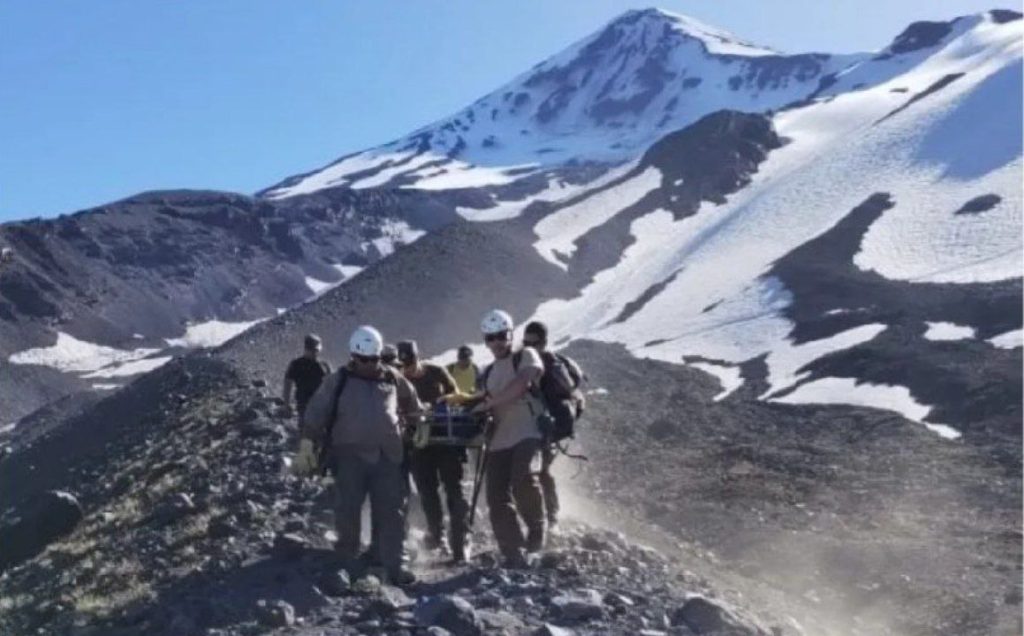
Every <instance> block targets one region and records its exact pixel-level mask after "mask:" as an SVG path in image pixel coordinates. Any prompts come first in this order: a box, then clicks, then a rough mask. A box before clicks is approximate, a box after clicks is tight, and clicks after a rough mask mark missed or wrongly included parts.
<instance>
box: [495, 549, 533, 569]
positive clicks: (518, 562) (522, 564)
mask: <svg viewBox="0 0 1024 636" xmlns="http://www.w3.org/2000/svg"><path fill="white" fill-rule="evenodd" d="M501 567H503V568H505V569H506V570H525V569H527V568H529V567H530V562H529V561H527V560H526V555H524V554H523V552H522V550H517V551H516V552H513V553H511V554H506V555H505V558H504V559H502V562H501Z"/></svg>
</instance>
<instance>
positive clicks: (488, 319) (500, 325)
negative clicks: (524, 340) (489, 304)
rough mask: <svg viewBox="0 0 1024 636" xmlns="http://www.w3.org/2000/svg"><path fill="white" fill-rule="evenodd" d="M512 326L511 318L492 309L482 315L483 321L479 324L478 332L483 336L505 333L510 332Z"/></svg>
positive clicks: (505, 312) (503, 312) (502, 312)
mask: <svg viewBox="0 0 1024 636" xmlns="http://www.w3.org/2000/svg"><path fill="white" fill-rule="evenodd" d="M514 326H515V325H514V324H513V323H512V316H509V315H508V312H507V311H502V310H501V309H492V310H490V311H489V312H487V313H486V314H484V319H483V320H482V321H481V322H480V331H482V332H483V333H484V335H487V334H492V333H504V332H506V331H512V328H513V327H514Z"/></svg>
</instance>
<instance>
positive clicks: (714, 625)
mask: <svg viewBox="0 0 1024 636" xmlns="http://www.w3.org/2000/svg"><path fill="white" fill-rule="evenodd" d="M672 624H673V625H686V626H687V627H689V628H690V629H691V630H693V632H694V633H696V634H720V633H727V634H730V635H732V636H745V635H747V634H749V635H750V636H754V635H756V634H758V633H759V632H758V631H757V630H756V629H754V628H753V627H751V626H747V625H744V624H743V623H742V622H741V621H740V620H739V619H738V618H736V616H734V615H733V614H732V613H731V612H730V611H729V610H727V609H725V608H724V607H722V606H721V605H717V604H715V603H712V602H711V601H709V600H708V599H706V598H704V597H701V596H696V597H694V598H691V599H690V600H688V601H686V603H685V604H684V605H683V606H682V607H680V608H679V610H678V611H677V612H675V614H673V615H672Z"/></svg>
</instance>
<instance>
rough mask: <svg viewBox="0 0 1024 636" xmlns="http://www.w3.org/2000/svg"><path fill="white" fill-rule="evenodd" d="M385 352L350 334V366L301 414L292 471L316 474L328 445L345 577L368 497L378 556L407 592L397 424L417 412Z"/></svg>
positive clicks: (365, 333)
mask: <svg viewBox="0 0 1024 636" xmlns="http://www.w3.org/2000/svg"><path fill="white" fill-rule="evenodd" d="M383 345H384V342H383V339H382V338H381V335H380V332H379V331H377V330H376V329H374V328H373V327H370V326H368V325H364V326H362V327H359V328H358V329H356V330H355V332H353V334H352V337H351V339H350V340H349V352H350V353H351V356H352V357H351V361H350V362H349V364H348V365H346V366H345V367H343V368H342V369H339V370H338V371H337V372H335V373H332V374H331V375H330V376H328V377H327V378H326V379H325V380H324V381H323V383H322V384H321V385H320V388H319V389H317V392H316V393H315V394H314V395H313V397H312V399H311V400H310V402H309V405H308V406H307V407H306V416H305V421H304V426H303V429H302V439H301V441H300V442H299V453H298V455H297V456H296V458H295V471H296V472H297V473H298V474H307V475H308V474H313V473H314V472H315V471H316V470H317V467H318V466H317V464H318V460H317V453H316V450H315V448H316V446H317V445H318V444H321V445H322V444H331V446H332V450H333V455H334V458H335V460H336V462H335V467H334V470H335V474H334V480H335V481H334V488H335V510H334V521H335V526H336V531H337V534H338V542H337V544H336V549H337V553H338V556H339V557H340V559H341V561H342V563H343V564H344V565H345V567H346V568H348V569H349V570H350V571H351V570H354V569H356V567H357V564H358V555H359V547H360V544H359V539H360V533H361V516H362V508H363V502H364V501H365V499H366V497H367V495H369V498H370V508H371V515H372V518H373V526H374V528H375V529H376V530H375V531H376V533H377V536H376V537H374V539H375V541H376V543H377V546H376V547H377V549H378V554H377V556H378V558H379V559H380V561H381V564H382V565H383V567H384V568H385V570H386V573H387V577H388V579H389V580H390V581H391V582H392V583H395V584H398V585H404V584H408V583H412V582H413V581H415V580H416V577H415V576H414V575H413V574H412V573H411V572H409V571H408V570H405V569H404V568H402V542H403V540H404V534H405V519H404V517H405V503H404V499H405V488H404V486H403V476H402V468H401V465H402V459H403V448H402V428H403V427H402V419H403V418H404V417H411V416H416V415H418V414H419V413H420V412H421V411H422V407H421V405H420V402H419V400H418V399H417V398H416V391H415V389H414V388H413V387H412V385H411V384H409V382H408V380H406V379H405V378H404V377H403V376H402V374H401V373H399V372H398V371H397V370H396V369H393V368H390V367H385V366H384V365H383V364H382V363H381V361H380V354H381V349H382V348H383Z"/></svg>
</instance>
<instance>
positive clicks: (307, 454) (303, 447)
mask: <svg viewBox="0 0 1024 636" xmlns="http://www.w3.org/2000/svg"><path fill="white" fill-rule="evenodd" d="M316 469H317V456H316V448H315V447H314V446H313V440H311V439H306V438H302V439H301V440H300V441H299V452H298V453H296V454H295V459H294V460H293V461H292V473H294V474H296V475H299V476H300V477H309V476H311V475H313V474H315V473H316Z"/></svg>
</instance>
